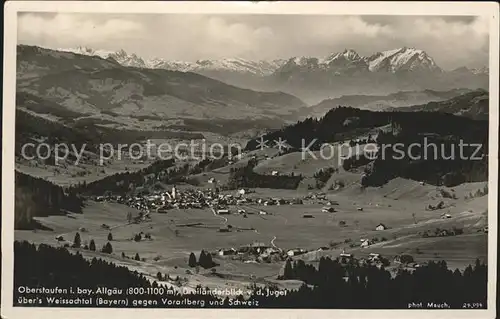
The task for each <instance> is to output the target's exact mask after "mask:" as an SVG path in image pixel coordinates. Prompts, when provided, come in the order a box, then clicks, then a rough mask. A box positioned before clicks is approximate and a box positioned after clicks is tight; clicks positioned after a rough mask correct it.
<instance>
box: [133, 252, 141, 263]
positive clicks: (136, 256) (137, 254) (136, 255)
mask: <svg viewBox="0 0 500 319" xmlns="http://www.w3.org/2000/svg"><path fill="white" fill-rule="evenodd" d="M134 259H135V260H137V261H140V260H141V257H139V253H135V257H134Z"/></svg>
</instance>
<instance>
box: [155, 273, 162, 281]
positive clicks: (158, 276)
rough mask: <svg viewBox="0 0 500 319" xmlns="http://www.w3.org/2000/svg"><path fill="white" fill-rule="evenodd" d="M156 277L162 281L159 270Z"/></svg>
mask: <svg viewBox="0 0 500 319" xmlns="http://www.w3.org/2000/svg"><path fill="white" fill-rule="evenodd" d="M156 278H158V280H159V281H162V280H163V275H162V274H161V272H158V273H157V274H156Z"/></svg>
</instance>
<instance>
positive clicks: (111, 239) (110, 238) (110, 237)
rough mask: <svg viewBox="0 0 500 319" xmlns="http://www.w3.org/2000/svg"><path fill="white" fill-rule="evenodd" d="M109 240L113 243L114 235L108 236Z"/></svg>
mask: <svg viewBox="0 0 500 319" xmlns="http://www.w3.org/2000/svg"><path fill="white" fill-rule="evenodd" d="M108 240H109V241H113V234H111V233H109V234H108Z"/></svg>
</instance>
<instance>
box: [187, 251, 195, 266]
mask: <svg viewBox="0 0 500 319" xmlns="http://www.w3.org/2000/svg"><path fill="white" fill-rule="evenodd" d="M196 264H197V262H196V256H195V255H194V253H191V254H190V255H189V261H188V265H189V267H195V266H196Z"/></svg>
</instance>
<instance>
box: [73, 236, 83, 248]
mask: <svg viewBox="0 0 500 319" xmlns="http://www.w3.org/2000/svg"><path fill="white" fill-rule="evenodd" d="M81 244H82V239H81V238H80V233H76V234H75V239H73V248H80V245H81Z"/></svg>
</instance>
